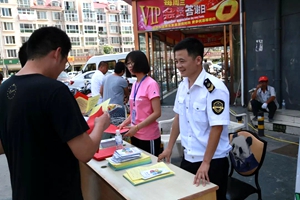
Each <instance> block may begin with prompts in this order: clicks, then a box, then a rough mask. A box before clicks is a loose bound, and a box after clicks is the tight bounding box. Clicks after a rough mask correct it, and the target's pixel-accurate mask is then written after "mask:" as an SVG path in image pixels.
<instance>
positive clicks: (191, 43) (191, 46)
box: [173, 37, 204, 59]
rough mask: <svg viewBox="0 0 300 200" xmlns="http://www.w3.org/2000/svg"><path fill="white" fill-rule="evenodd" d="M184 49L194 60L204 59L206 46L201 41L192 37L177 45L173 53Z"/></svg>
mask: <svg viewBox="0 0 300 200" xmlns="http://www.w3.org/2000/svg"><path fill="white" fill-rule="evenodd" d="M184 49H186V50H187V52H188V55H189V56H191V57H193V58H196V57H197V56H201V58H202V59H203V53H204V46H203V44H202V42H201V41H200V40H198V39H196V38H191V37H188V38H185V39H183V40H181V41H180V42H179V43H177V44H176V45H175V47H174V49H173V52H174V53H175V52H176V51H180V50H184Z"/></svg>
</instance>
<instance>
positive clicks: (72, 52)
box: [70, 38, 76, 56]
mask: <svg viewBox="0 0 300 200" xmlns="http://www.w3.org/2000/svg"><path fill="white" fill-rule="evenodd" d="M70 39H71V41H72V38H70ZM72 45H73V43H72ZM70 56H76V49H72V50H71V51H70Z"/></svg>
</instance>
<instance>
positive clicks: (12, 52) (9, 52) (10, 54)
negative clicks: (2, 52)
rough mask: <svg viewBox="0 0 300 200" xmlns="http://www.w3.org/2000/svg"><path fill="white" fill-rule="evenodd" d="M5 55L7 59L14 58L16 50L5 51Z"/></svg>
mask: <svg viewBox="0 0 300 200" xmlns="http://www.w3.org/2000/svg"><path fill="white" fill-rule="evenodd" d="M6 53H7V57H9V58H16V57H17V50H16V49H7V50H6Z"/></svg>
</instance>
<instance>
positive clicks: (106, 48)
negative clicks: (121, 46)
mask: <svg viewBox="0 0 300 200" xmlns="http://www.w3.org/2000/svg"><path fill="white" fill-rule="evenodd" d="M103 52H104V54H111V53H114V48H113V47H112V46H109V45H104V46H103Z"/></svg>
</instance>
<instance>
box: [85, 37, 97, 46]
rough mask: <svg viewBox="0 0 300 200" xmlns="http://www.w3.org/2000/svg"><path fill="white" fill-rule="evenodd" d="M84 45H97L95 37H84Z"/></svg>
mask: <svg viewBox="0 0 300 200" xmlns="http://www.w3.org/2000/svg"><path fill="white" fill-rule="evenodd" d="M84 39H85V45H97V38H96V37H85V38H84Z"/></svg>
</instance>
